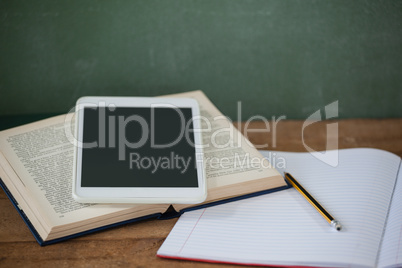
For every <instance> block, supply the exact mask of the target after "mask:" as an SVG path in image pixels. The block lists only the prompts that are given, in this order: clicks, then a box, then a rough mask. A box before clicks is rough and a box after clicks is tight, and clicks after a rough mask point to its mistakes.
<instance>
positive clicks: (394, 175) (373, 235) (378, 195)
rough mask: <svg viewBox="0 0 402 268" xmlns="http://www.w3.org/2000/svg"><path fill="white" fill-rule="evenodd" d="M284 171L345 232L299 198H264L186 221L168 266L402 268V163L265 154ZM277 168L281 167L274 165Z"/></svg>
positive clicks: (371, 155) (377, 154) (170, 247)
mask: <svg viewBox="0 0 402 268" xmlns="http://www.w3.org/2000/svg"><path fill="white" fill-rule="evenodd" d="M263 153H264V154H265V155H266V156H267V157H268V156H269V157H270V158H272V157H274V158H275V160H276V162H277V163H281V164H280V165H281V167H279V168H282V169H285V170H286V171H287V172H289V173H291V174H292V175H293V176H294V177H295V178H296V179H297V180H298V181H299V182H300V183H301V184H302V185H303V186H304V187H305V188H306V189H308V191H309V192H310V193H311V195H313V196H314V197H315V198H316V199H317V200H318V201H319V202H320V203H321V205H323V207H325V208H326V209H327V210H328V211H329V212H330V213H331V215H332V216H334V217H335V218H336V219H338V220H339V221H340V222H341V223H342V230H341V231H340V232H337V231H335V229H333V228H331V227H330V225H329V224H328V222H327V221H326V220H324V219H323V218H322V217H321V215H320V214H319V213H318V212H317V211H316V210H315V209H314V208H313V207H312V206H311V205H310V204H309V203H308V202H307V201H306V200H305V199H304V198H303V197H302V196H301V195H300V194H299V193H298V192H297V191H296V189H294V188H291V189H287V190H285V191H280V192H276V193H272V194H269V195H263V196H259V197H254V198H250V199H245V200H241V201H237V202H232V203H228V204H223V205H220V206H215V207H211V208H206V209H202V210H197V211H192V212H189V213H186V214H184V215H182V216H181V218H180V219H179V221H178V222H177V223H176V225H175V227H174V228H173V230H172V231H171V233H170V234H169V236H168V238H167V239H166V240H165V242H164V244H163V245H162V246H161V248H160V249H159V251H158V256H160V257H166V258H180V259H192V260H199V261H211V262H225V263H236V264H254V265H281V266H282V265H285V266H318V267H401V265H402V175H401V174H402V172H401V171H400V166H401V159H400V157H398V156H396V155H394V154H391V153H389V152H386V151H382V150H377V149H345V150H339V156H338V154H337V153H338V152H337V151H329V152H327V153H328V154H330V155H329V156H331V157H339V165H338V166H337V167H331V166H329V165H326V164H325V163H323V162H321V161H320V160H318V159H316V158H315V157H314V155H313V154H309V153H283V152H267V151H266V152H263ZM271 162H273V161H272V160H271Z"/></svg>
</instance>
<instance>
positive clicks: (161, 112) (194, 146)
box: [73, 97, 207, 204]
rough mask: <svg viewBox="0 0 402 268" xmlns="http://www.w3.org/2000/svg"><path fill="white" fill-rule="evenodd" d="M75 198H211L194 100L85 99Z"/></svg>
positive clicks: (79, 117)
mask: <svg viewBox="0 0 402 268" xmlns="http://www.w3.org/2000/svg"><path fill="white" fill-rule="evenodd" d="M75 116H76V117H75V118H76V122H75V130H76V131H75V134H76V136H75V138H76V140H75V155H74V179H73V197H74V199H76V200H77V201H79V202H82V203H150V204H151V203H180V204H195V203H200V202H202V201H204V200H205V198H206V195H207V187H206V180H205V170H204V167H203V155H202V140H201V123H200V111H199V106H198V103H197V101H196V100H194V99H191V98H156V97H155V98H143V97H83V98H80V99H79V100H78V101H77V104H76V115H75Z"/></svg>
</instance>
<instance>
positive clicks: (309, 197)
mask: <svg viewBox="0 0 402 268" xmlns="http://www.w3.org/2000/svg"><path fill="white" fill-rule="evenodd" d="M285 179H286V180H287V181H288V182H289V183H290V184H291V185H292V186H293V187H294V188H296V190H297V191H298V192H299V193H300V194H301V195H302V196H303V197H304V198H306V199H307V201H308V202H309V203H310V204H311V205H312V206H313V207H314V208H315V209H316V210H317V211H318V212H320V214H321V215H322V216H323V217H324V219H326V220H327V221H328V222H329V224H330V225H331V226H332V227H334V228H335V229H336V230H337V231H340V230H341V229H342V225H341V223H340V222H339V221H337V220H335V219H334V217H332V216H331V214H329V213H328V212H327V211H326V210H325V209H324V208H323V207H322V206H321V205H320V203H318V202H317V200H315V199H314V197H313V196H312V195H311V194H309V193H308V192H307V191H306V189H304V188H303V186H301V184H300V183H299V182H298V181H297V180H296V179H295V178H293V176H292V175H290V174H289V173H286V172H285Z"/></svg>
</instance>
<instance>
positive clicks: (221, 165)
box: [165, 91, 286, 190]
mask: <svg viewBox="0 0 402 268" xmlns="http://www.w3.org/2000/svg"><path fill="white" fill-rule="evenodd" d="M165 97H173V98H174V97H186V98H194V99H196V100H197V101H198V103H199V105H200V110H201V111H200V113H201V122H202V130H203V132H202V136H203V145H204V146H205V147H204V149H203V150H204V166H205V169H206V177H207V185H208V189H211V188H218V187H223V186H227V185H231V184H236V183H242V182H247V181H252V180H255V179H259V178H269V179H268V181H269V180H271V181H272V182H273V183H274V187H279V186H283V185H286V184H285V182H284V180H283V178H282V176H281V175H280V174H279V173H278V172H277V171H276V170H275V169H274V168H273V167H272V166H271V165H270V163H269V162H268V161H267V160H266V159H264V157H263V156H262V155H261V154H260V153H259V152H258V151H257V150H256V149H255V147H254V146H253V145H252V144H251V142H249V141H248V140H247V139H246V138H245V137H244V136H243V135H242V134H241V133H240V132H239V131H238V130H237V129H236V128H235V127H234V126H233V124H232V123H231V122H230V121H229V120H228V118H227V117H225V116H223V114H222V113H221V112H220V111H219V110H218V109H217V108H216V107H215V106H214V105H213V104H212V102H211V101H210V100H209V99H208V98H207V97H206V96H205V95H204V93H203V92H202V91H192V92H187V93H181V94H173V95H167V96H165ZM272 188H273V187H272ZM261 190H263V189H261Z"/></svg>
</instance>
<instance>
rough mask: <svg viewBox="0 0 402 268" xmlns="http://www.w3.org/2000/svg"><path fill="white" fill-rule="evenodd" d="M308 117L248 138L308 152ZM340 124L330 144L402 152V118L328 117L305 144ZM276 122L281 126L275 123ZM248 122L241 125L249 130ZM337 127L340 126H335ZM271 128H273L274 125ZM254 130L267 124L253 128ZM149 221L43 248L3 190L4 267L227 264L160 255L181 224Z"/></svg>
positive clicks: (322, 145) (0, 253)
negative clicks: (333, 119)
mask: <svg viewBox="0 0 402 268" xmlns="http://www.w3.org/2000/svg"><path fill="white" fill-rule="evenodd" d="M303 123H304V121H294V120H282V121H279V122H277V123H275V124H274V123H273V122H270V123H269V125H268V126H267V125H266V124H264V123H263V122H252V123H250V124H248V130H249V131H248V135H247V136H248V137H249V139H250V141H251V142H253V143H254V144H255V145H258V146H261V147H263V148H264V149H269V150H282V151H299V152H302V151H306V149H305V147H304V145H303V139H302V130H303ZM336 123H337V124H338V130H339V131H338V133H339V134H338V138H336V136H334V135H332V136H331V137H330V138H329V142H328V144H329V146H330V147H331V146H334V145H335V144H336V141H338V146H339V148H340V149H341V148H356V147H372V148H379V149H383V150H387V151H390V152H393V153H395V154H397V155H399V156H402V119H380V120H376V119H347V120H338V121H322V122H318V123H315V124H312V125H310V126H308V127H306V128H305V129H304V132H303V133H304V135H303V138H304V144H306V145H307V146H309V147H311V148H312V149H314V150H317V151H318V150H325V149H326V145H327V139H326V137H327V132H326V129H327V125H329V124H336ZM274 125H275V127H274ZM244 126H245V124H244V123H243V124H239V127H240V128H241V129H242V130H243V131H244ZM333 126H335V125H333ZM268 127H269V129H268ZM252 129H265V131H264V132H252V131H250V130H252ZM176 221H177V219H171V220H148V221H144V222H139V223H134V224H128V225H125V226H121V227H117V228H114V229H109V230H105V231H102V232H98V233H95V234H91V235H86V236H83V237H80V238H76V239H72V240H69V241H65V242H62V243H59V244H55V245H50V246H45V247H40V246H39V245H38V243H37V242H36V241H35V240H34V238H33V236H32V235H31V233H30V232H29V230H28V228H27V226H26V225H25V223H24V222H23V221H22V219H21V218H20V216H19V215H18V213H17V211H16V210H15V208H14V207H13V206H12V204H11V202H10V201H9V200H8V198H7V197H6V195H5V194H4V192H3V191H1V193H0V267H15V266H34V265H35V266H37V265H39V266H40V267H105V266H107V267H133V266H136V267H166V266H172V267H183V266H191V267H208V266H209V267H211V266H216V267H225V266H229V265H225V264H207V263H198V262H191V261H178V260H167V259H161V258H158V257H156V252H157V250H158V248H159V247H160V246H161V245H162V243H163V241H164V239H165V238H166V236H167V235H168V234H169V232H170V230H171V229H172V227H173V226H174V224H175V223H176Z"/></svg>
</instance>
